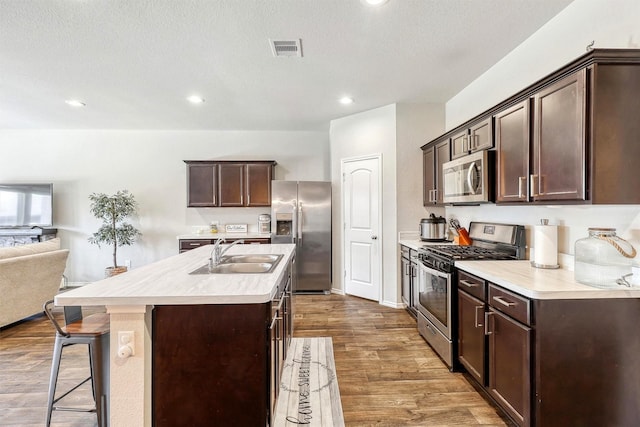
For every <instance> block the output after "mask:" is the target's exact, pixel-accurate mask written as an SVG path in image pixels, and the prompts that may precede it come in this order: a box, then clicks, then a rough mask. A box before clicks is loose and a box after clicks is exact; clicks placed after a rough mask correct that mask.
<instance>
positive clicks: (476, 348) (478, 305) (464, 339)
mask: <svg viewBox="0 0 640 427" xmlns="http://www.w3.org/2000/svg"><path fill="white" fill-rule="evenodd" d="M484 307H485V304H484V301H482V300H479V299H478V298H475V297H473V296H471V295H469V294H468V293H466V292H463V291H458V328H459V329H458V358H459V361H460V364H462V366H464V368H465V369H466V370H467V372H469V374H471V376H473V378H475V380H476V381H477V382H478V383H479V384H481V385H486V359H487V358H486V339H485V334H484Z"/></svg>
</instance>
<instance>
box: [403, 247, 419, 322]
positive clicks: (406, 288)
mask: <svg viewBox="0 0 640 427" xmlns="http://www.w3.org/2000/svg"><path fill="white" fill-rule="evenodd" d="M417 259H418V251H416V250H414V249H411V248H409V247H408V246H404V245H400V267H401V268H402V276H401V279H400V280H401V297H402V302H403V303H404V305H405V308H406V309H407V311H408V312H409V314H411V315H412V316H413V317H414V318H415V317H416V316H417V311H418V309H417V307H416V304H415V299H416V295H417V292H418V289H417V287H418V283H417V282H418V280H417V276H418V263H417Z"/></svg>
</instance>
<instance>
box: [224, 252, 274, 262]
mask: <svg viewBox="0 0 640 427" xmlns="http://www.w3.org/2000/svg"><path fill="white" fill-rule="evenodd" d="M280 258H282V255H273V254H246V255H226V256H223V257H222V262H221V263H220V264H235V263H245V262H252V263H253V262H258V263H261V262H271V263H273V262H275V263H277V261H279V260H280Z"/></svg>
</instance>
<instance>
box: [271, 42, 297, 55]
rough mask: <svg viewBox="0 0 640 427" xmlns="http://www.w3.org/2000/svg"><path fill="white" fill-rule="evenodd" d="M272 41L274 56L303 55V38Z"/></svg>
mask: <svg viewBox="0 0 640 427" xmlns="http://www.w3.org/2000/svg"><path fill="white" fill-rule="evenodd" d="M269 42H270V43H271V52H273V56H298V57H302V40H300V39H295V40H273V39H269Z"/></svg>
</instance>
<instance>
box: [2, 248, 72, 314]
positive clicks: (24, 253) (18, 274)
mask: <svg viewBox="0 0 640 427" xmlns="http://www.w3.org/2000/svg"><path fill="white" fill-rule="evenodd" d="M68 256H69V250H68V249H60V239H59V238H56V239H51V240H47V241H44V242H40V243H32V244H29V245H22V246H13V247H8V248H0V327H2V326H6V325H8V324H11V323H14V322H17V321H18V320H21V319H24V318H25V317H29V316H31V315H33V314H36V313H42V304H43V303H44V302H45V301H47V300H50V299H53V297H54V295H56V294H57V293H58V290H59V288H60V283H61V281H62V274H63V273H64V269H65V267H66V265H67V257H68Z"/></svg>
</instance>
